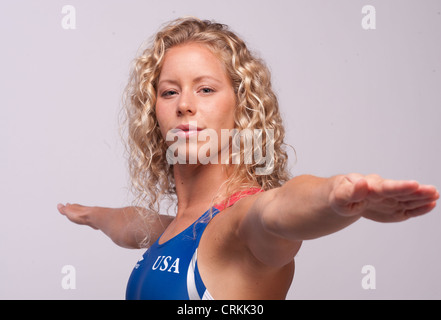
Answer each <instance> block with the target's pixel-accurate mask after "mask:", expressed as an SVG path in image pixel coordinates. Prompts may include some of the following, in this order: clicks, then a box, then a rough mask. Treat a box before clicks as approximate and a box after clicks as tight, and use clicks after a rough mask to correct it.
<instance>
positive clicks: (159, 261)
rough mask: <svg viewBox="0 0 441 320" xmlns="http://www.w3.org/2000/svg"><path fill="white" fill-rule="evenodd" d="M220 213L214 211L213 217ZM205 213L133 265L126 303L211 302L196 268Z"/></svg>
mask: <svg viewBox="0 0 441 320" xmlns="http://www.w3.org/2000/svg"><path fill="white" fill-rule="evenodd" d="M218 212H219V210H218V209H217V208H215V207H213V210H212V214H213V217H214V216H215V215H216V214H217V213H218ZM209 214H210V210H207V211H206V212H205V213H204V214H203V215H202V216H201V217H200V218H199V219H198V220H196V221H195V222H194V223H193V224H192V225H191V226H189V227H188V228H187V229H185V230H184V231H182V232H181V233H179V234H178V235H177V236H175V237H173V238H172V239H170V240H168V241H166V242H164V243H161V244H160V243H159V239H160V238H161V237H159V238H158V240H156V242H155V243H154V244H153V245H152V246H151V247H150V248H149V249H148V250H147V251H146V252H145V253H144V255H143V256H142V258H141V259H140V260H139V261H138V263H137V264H136V265H135V268H134V269H133V271H132V274H131V276H130V279H129V282H128V284H127V290H126V299H128V300H201V299H204V300H205V299H213V298H212V297H211V295H210V293H209V292H208V291H207V289H206V288H205V285H204V283H203V282H202V279H201V276H200V275H199V270H198V265H197V248H198V246H199V241H200V240H201V236H202V233H203V232H204V230H205V228H206V226H207V224H208V222H209V221H210V216H209Z"/></svg>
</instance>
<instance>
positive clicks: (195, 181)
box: [173, 164, 228, 217]
mask: <svg viewBox="0 0 441 320" xmlns="http://www.w3.org/2000/svg"><path fill="white" fill-rule="evenodd" d="M173 173H174V178H175V184H176V195H177V198H178V212H177V214H176V216H177V217H179V216H180V215H183V214H185V212H188V211H190V212H192V211H194V212H196V213H199V211H200V210H198V209H201V208H205V209H206V208H208V206H209V205H210V204H212V203H211V202H212V200H213V198H214V196H215V195H216V194H217V193H218V192H219V191H221V188H222V187H223V186H224V185H225V184H224V183H225V181H227V179H228V173H227V171H226V168H225V166H223V165H215V164H208V165H201V164H195V165H179V164H176V165H174V167H173ZM193 209H195V210H193Z"/></svg>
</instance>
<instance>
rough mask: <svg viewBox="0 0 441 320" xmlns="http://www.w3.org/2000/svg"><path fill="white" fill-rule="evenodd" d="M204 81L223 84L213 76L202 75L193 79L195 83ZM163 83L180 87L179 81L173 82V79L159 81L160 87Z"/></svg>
mask: <svg viewBox="0 0 441 320" xmlns="http://www.w3.org/2000/svg"><path fill="white" fill-rule="evenodd" d="M203 80H211V81H214V82H217V83H221V81H220V80H219V79H217V78H215V77H213V76H210V75H202V76H199V77H196V78H194V79H193V83H198V82H201V81H203ZM162 83H171V84H175V85H179V81H177V80H173V79H163V80H161V81H159V83H158V86H160V85H161V84H162Z"/></svg>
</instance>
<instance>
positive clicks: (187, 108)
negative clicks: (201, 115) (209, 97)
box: [176, 92, 196, 116]
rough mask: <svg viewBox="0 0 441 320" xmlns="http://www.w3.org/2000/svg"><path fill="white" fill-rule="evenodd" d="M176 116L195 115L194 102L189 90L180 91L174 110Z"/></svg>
mask: <svg viewBox="0 0 441 320" xmlns="http://www.w3.org/2000/svg"><path fill="white" fill-rule="evenodd" d="M176 113H177V115H178V116H184V115H195V114H196V104H195V101H194V99H193V97H192V93H191V92H182V93H181V95H180V97H179V101H178V107H177V110H176Z"/></svg>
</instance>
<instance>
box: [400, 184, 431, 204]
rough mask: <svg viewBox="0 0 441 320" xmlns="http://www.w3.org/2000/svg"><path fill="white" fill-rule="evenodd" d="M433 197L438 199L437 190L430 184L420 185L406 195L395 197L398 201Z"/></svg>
mask: <svg viewBox="0 0 441 320" xmlns="http://www.w3.org/2000/svg"><path fill="white" fill-rule="evenodd" d="M431 197H433V198H434V200H437V199H439V192H438V190H437V189H436V188H435V187H434V186H430V185H420V186H419V188H418V189H417V190H416V191H414V192H412V193H410V194H406V195H400V196H396V197H395V198H396V199H397V200H399V201H411V200H419V199H426V198H431Z"/></svg>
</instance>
